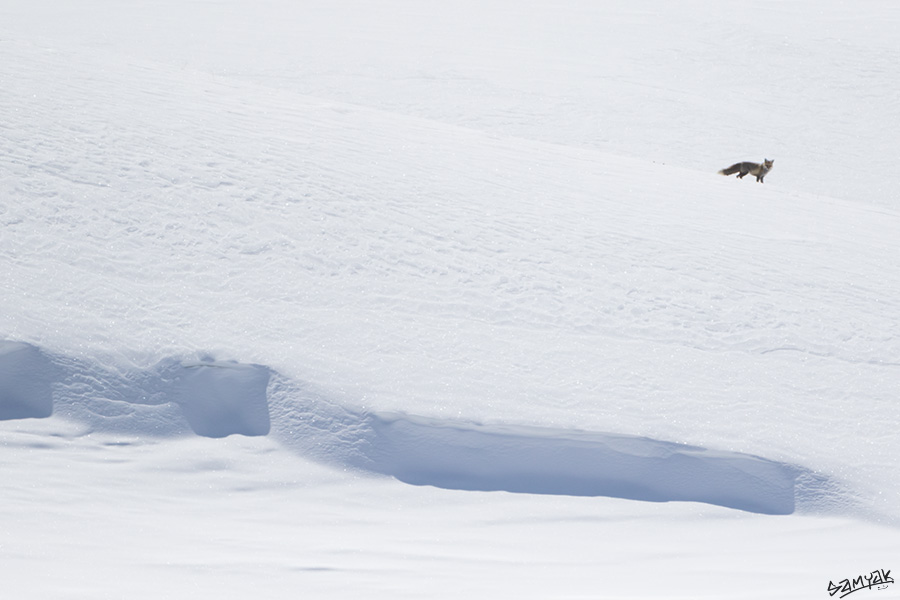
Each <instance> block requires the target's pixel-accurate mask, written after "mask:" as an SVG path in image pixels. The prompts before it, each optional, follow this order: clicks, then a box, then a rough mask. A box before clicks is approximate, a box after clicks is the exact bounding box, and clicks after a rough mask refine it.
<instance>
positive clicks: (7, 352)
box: [0, 340, 57, 420]
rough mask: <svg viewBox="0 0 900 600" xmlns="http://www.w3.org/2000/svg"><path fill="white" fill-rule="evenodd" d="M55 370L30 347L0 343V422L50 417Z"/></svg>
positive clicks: (44, 357)
mask: <svg viewBox="0 0 900 600" xmlns="http://www.w3.org/2000/svg"><path fill="white" fill-rule="evenodd" d="M55 371H56V370H55V368H54V367H53V366H52V365H51V363H50V361H49V360H48V359H47V357H46V356H45V355H44V353H43V352H41V351H40V350H39V349H37V348H36V347H34V346H32V345H31V344H25V343H21V342H8V341H3V340H0V420H5V419H26V418H32V417H35V418H42V417H49V416H50V415H51V414H53V382H54V380H55V379H56V378H57V375H56V373H55Z"/></svg>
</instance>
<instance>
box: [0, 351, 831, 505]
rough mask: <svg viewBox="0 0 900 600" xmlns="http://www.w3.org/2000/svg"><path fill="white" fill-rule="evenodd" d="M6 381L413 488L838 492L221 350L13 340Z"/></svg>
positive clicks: (3, 371)
mask: <svg viewBox="0 0 900 600" xmlns="http://www.w3.org/2000/svg"><path fill="white" fill-rule="evenodd" d="M0 384H2V385H0V389H2V390H3V391H4V394H5V395H4V396H2V397H0V419H18V418H24V417H47V416H50V414H51V413H52V412H56V413H57V414H59V415H61V416H64V417H67V418H70V419H74V420H77V421H81V422H83V423H85V424H86V425H87V426H88V428H89V429H88V431H89V432H93V431H111V432H128V433H131V434H137V435H151V436H162V437H166V436H180V435H184V434H187V433H188V432H189V431H193V432H194V433H195V434H197V435H201V436H205V437H212V438H219V437H225V436H228V435H232V434H242V435H249V436H255V435H268V434H269V433H270V432H271V433H272V434H273V435H274V436H275V437H276V439H278V440H279V441H280V442H282V443H283V444H284V445H285V446H287V447H289V448H291V449H292V450H294V451H296V452H298V453H300V454H303V455H306V456H309V457H312V458H315V459H316V460H319V461H323V462H329V463H335V464H339V465H342V466H344V467H353V468H356V469H359V470H361V471H366V472H370V473H376V474H382V475H388V476H392V477H395V478H396V479H398V480H400V481H403V482H406V483H409V484H414V485H432V486H436V487H442V488H449V489H458V490H481V491H497V490H502V491H507V492H520V493H531V494H558V495H574V496H611V497H617V498H626V499H634V500H643V501H653V502H666V501H694V502H704V503H708V504H714V505H719V506H725V507H730V508H735V509H739V510H743V511H749V512H755V513H762V514H771V515H784V514H791V513H793V512H795V510H797V509H798V508H802V509H807V510H808V509H811V508H813V507H815V506H816V505H820V504H822V502H821V501H822V500H823V499H824V497H825V496H826V495H828V494H831V493H833V490H831V489H830V485H829V484H828V482H827V480H825V479H823V478H821V477H817V476H815V475H814V474H812V473H810V472H809V471H808V470H806V469H803V468H802V467H798V466H795V465H790V464H785V463H780V462H775V461H771V460H767V459H765V458H761V457H758V456H752V455H748V454H742V453H737V452H726V451H714V450H709V449H705V448H700V447H696V446H689V445H685V444H677V443H672V442H668V441H662V440H655V439H650V438H647V437H637V436H627V435H621V434H610V433H600V432H585V431H578V430H567V429H553V428H549V427H529V426H522V425H484V424H476V423H467V422H462V421H454V420H450V419H434V418H423V417H417V416H411V415H407V414H403V413H377V412H368V411H355V410H352V409H348V408H344V407H341V406H338V405H336V404H335V403H333V402H331V401H329V400H328V399H327V398H325V397H323V396H322V395H321V394H317V393H316V392H315V391H314V390H313V389H312V388H311V387H310V386H306V385H304V384H303V383H302V382H297V381H293V380H291V379H288V378H285V377H283V376H281V375H280V374H278V373H277V372H275V371H273V370H272V369H270V368H268V367H266V366H262V365H252V364H240V363H236V362H232V361H216V360H213V359H212V358H210V357H200V358H199V359H197V360H183V359H177V358H171V359H167V360H165V361H162V362H160V363H159V364H158V365H156V366H155V367H154V368H152V369H149V370H146V371H140V370H138V371H127V370H125V371H121V372H116V371H113V370H109V369H104V368H102V367H100V366H99V365H97V364H90V363H86V362H83V361H78V360H75V359H72V358H70V357H64V356H53V355H50V354H48V353H46V352H44V351H42V350H41V349H39V348H37V347H35V346H33V345H31V344H26V343H21V342H9V341H0ZM22 390H24V392H23V391H22ZM23 398H25V400H23ZM32 398H33V399H34V400H33V401H32V400H31V399H32ZM48 400H49V401H50V402H51V403H52V405H48ZM273 424H274V426H273Z"/></svg>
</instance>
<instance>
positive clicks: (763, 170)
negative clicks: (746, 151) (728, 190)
mask: <svg viewBox="0 0 900 600" xmlns="http://www.w3.org/2000/svg"><path fill="white" fill-rule="evenodd" d="M774 165H775V161H774V160H769V159H767V158H764V159H763V161H762V164H759V163H755V162H739V163H734V164H733V165H731V166H730V167H728V168H727V169H722V170H721V171H719V175H732V174H734V173H737V174H738V179H743V178H744V175H746V174H747V173H750V174H751V175H756V180H757V181H758V182H760V183H763V177H765V176H766V174H767V173H768V172H769V171H771V170H772V167H773V166H774ZM738 171H740V172H739V173H738Z"/></svg>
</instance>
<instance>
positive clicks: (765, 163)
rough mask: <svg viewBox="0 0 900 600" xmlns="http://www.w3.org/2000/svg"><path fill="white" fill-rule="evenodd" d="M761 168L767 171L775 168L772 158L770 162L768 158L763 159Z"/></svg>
mask: <svg viewBox="0 0 900 600" xmlns="http://www.w3.org/2000/svg"><path fill="white" fill-rule="evenodd" d="M763 166H764V167H765V168H767V169H771V168H772V167H773V166H775V159H774V158H773V159H772V160H769V159H768V158H764V159H763Z"/></svg>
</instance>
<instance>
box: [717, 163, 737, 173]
mask: <svg viewBox="0 0 900 600" xmlns="http://www.w3.org/2000/svg"><path fill="white" fill-rule="evenodd" d="M740 170H741V163H734V164H733V165H731V166H730V167H728V168H727V169H720V170H719V175H733V174H735V173H737V172H738V171H740Z"/></svg>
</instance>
